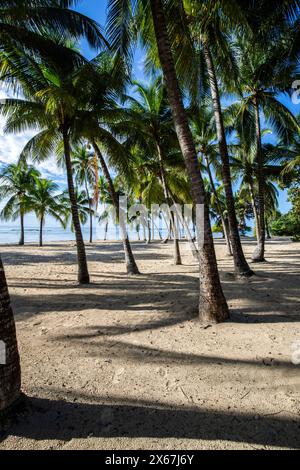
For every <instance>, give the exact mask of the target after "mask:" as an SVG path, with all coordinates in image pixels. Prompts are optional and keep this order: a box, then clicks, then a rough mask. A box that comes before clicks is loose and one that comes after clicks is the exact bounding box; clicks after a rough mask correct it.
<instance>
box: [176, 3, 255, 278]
mask: <svg viewBox="0 0 300 470" xmlns="http://www.w3.org/2000/svg"><path fill="white" fill-rule="evenodd" d="M185 13H186V16H187V19H188V24H189V29H190V32H191V38H192V40H193V42H194V44H195V47H196V48H197V49H198V56H199V59H198V64H197V66H198V67H199V69H200V73H202V75H203V73H204V72H206V73H207V77H203V76H202V77H201V80H202V82H204V83H205V81H207V82H208V84H209V88H210V94H211V102H212V107H213V112H214V118H215V130H216V136H217V140H218V146H219V154H220V161H221V172H222V179H223V182H224V189H225V194H226V201H227V213H228V225H229V230H230V241H231V246H232V254H233V260H234V266H235V272H236V275H237V276H242V277H250V276H251V275H253V271H252V270H251V269H250V267H249V265H248V263H247V261H246V258H245V256H244V253H243V248H242V244H241V240H240V235H239V230H238V223H237V217H236V213H235V203H234V195H233V189H232V182H231V171H230V165H229V152H228V148H227V138H226V133H225V124H224V118H223V110H222V105H221V93H220V87H219V78H220V72H222V79H223V83H224V82H225V84H226V83H227V82H228V77H230V79H231V86H232V82H234V80H235V77H236V67H235V61H234V58H233V55H232V52H231V48H230V40H229V39H230V35H229V31H230V32H231V34H232V32H233V31H234V29H235V27H236V26H237V21H238V22H239V28H240V30H241V28H242V26H243V25H244V29H246V27H247V21H246V17H244V15H243V10H242V8H241V7H240V6H239V5H238V3H237V2H236V1H235V0H233V1H232V2H231V3H230V6H229V5H228V2H224V1H222V0H221V1H208V2H205V3H204V2H195V1H193V0H190V1H189V0H188V1H187V2H185ZM240 34H241V31H240ZM203 64H205V67H203ZM201 67H202V70H201Z"/></svg>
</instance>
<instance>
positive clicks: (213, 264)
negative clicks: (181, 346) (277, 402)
mask: <svg viewBox="0 0 300 470" xmlns="http://www.w3.org/2000/svg"><path fill="white" fill-rule="evenodd" d="M151 10H152V18H153V24H154V31H155V36H156V42H157V47H158V53H159V58H160V63H161V67H162V70H163V74H164V78H165V81H166V88H167V93H168V97H169V103H170V106H171V110H172V114H173V120H174V124H175V128H176V133H177V137H178V141H179V144H180V148H181V151H182V154H183V157H184V160H185V164H186V168H187V172H188V175H189V178H190V182H191V192H192V197H193V201H194V204H195V205H196V207H197V205H198V204H199V205H203V206H204V234H203V235H204V236H203V239H204V241H203V244H202V246H199V259H200V266H199V268H200V269H199V271H200V273H199V274H200V276H199V277H200V301H199V316H200V319H201V320H202V321H204V322H223V321H225V320H226V319H228V317H229V310H228V306H227V302H226V299H225V296H224V294H223V290H222V286H221V282H220V277H219V272H218V267H217V260H216V254H215V249H214V243H213V237H212V232H211V225H210V219H209V209H208V205H207V201H206V195H205V188H204V183H203V179H202V176H201V171H200V166H199V162H198V158H197V153H196V149H195V144H194V141H193V137H192V133H191V130H190V128H189V124H188V118H187V114H186V111H185V109H184V105H183V99H182V95H181V90H180V87H179V83H178V80H177V76H176V71H175V66H174V60H173V57H172V51H171V46H170V42H169V38H168V32H167V25H166V20H165V16H164V9H163V4H162V1H161V0H151ZM199 245H200V244H199Z"/></svg>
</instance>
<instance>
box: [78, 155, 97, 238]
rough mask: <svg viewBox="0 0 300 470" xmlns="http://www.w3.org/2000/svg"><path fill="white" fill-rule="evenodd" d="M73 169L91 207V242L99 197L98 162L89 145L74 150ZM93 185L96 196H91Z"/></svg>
mask: <svg viewBox="0 0 300 470" xmlns="http://www.w3.org/2000/svg"><path fill="white" fill-rule="evenodd" d="M72 158H73V171H74V173H75V181H76V183H77V184H78V185H81V186H84V188H85V192H86V194H87V198H88V201H89V209H90V243H92V242H93V210H92V208H93V202H94V200H96V201H97V199H98V186H97V180H98V162H97V160H96V161H95V155H94V153H92V152H90V151H89V150H88V148H87V146H77V147H75V149H74V150H73V151H72ZM90 187H92V191H93V192H94V198H92V197H91V196H90V191H89V188H90Z"/></svg>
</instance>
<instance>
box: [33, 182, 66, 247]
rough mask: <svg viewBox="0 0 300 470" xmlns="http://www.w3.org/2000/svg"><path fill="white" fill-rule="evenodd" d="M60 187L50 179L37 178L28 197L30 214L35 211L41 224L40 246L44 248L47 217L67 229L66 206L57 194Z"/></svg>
mask: <svg viewBox="0 0 300 470" xmlns="http://www.w3.org/2000/svg"><path fill="white" fill-rule="evenodd" d="M58 189H59V187H58V185H57V184H56V183H54V182H53V181H51V180H48V179H40V178H35V184H34V185H33V186H32V187H31V188H30V191H28V193H27V195H26V207H27V209H28V212H30V211H33V212H34V213H35V215H36V217H37V219H38V221H39V224H40V236H39V245H40V246H43V227H44V225H45V217H46V216H47V215H50V216H51V217H53V218H54V219H55V220H57V221H58V222H60V223H61V225H62V226H63V227H64V228H65V226H66V224H65V221H64V216H65V206H64V205H63V204H62V203H61V196H60V195H59V194H57V192H58Z"/></svg>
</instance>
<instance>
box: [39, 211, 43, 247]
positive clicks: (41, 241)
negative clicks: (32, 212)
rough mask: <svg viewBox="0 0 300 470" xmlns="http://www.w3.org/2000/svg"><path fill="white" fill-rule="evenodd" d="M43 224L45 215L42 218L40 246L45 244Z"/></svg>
mask: <svg viewBox="0 0 300 470" xmlns="http://www.w3.org/2000/svg"><path fill="white" fill-rule="evenodd" d="M43 225H44V217H43V216H42V217H41V219H40V243H39V245H40V246H43Z"/></svg>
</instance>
